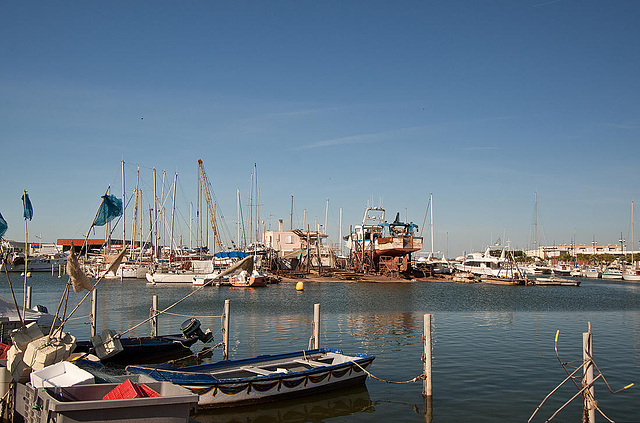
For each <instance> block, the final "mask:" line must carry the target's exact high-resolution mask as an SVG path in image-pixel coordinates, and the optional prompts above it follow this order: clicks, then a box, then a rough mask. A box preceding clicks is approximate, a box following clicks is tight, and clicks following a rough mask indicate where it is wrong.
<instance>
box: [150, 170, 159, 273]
mask: <svg viewBox="0 0 640 423" xmlns="http://www.w3.org/2000/svg"><path fill="white" fill-rule="evenodd" d="M153 215H154V216H153V226H152V230H153V238H152V239H153V250H152V251H151V254H152V257H151V258H152V260H153V261H155V259H157V258H158V184H157V183H156V168H155V167H154V168H153Z"/></svg>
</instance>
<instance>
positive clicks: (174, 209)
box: [169, 173, 178, 261]
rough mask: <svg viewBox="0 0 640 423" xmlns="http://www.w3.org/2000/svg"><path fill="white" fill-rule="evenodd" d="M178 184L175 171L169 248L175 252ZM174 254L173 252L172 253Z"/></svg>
mask: <svg viewBox="0 0 640 423" xmlns="http://www.w3.org/2000/svg"><path fill="white" fill-rule="evenodd" d="M177 186H178V174H177V173H174V175H173V204H172V206H171V232H170V235H169V249H170V251H171V252H173V221H174V215H175V212H176V191H177V190H176V187H177ZM171 255H173V254H171ZM169 261H171V259H169Z"/></svg>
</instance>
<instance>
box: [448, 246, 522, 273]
mask: <svg viewBox="0 0 640 423" xmlns="http://www.w3.org/2000/svg"><path fill="white" fill-rule="evenodd" d="M505 264H506V248H502V252H501V253H500V257H494V256H492V255H491V247H487V249H486V250H485V252H484V253H469V254H467V256H466V257H465V258H464V260H463V261H462V263H458V264H456V265H455V267H456V270H457V271H459V272H470V273H473V274H474V275H478V276H506V277H521V276H522V274H521V272H520V270H519V269H507V268H506V266H505Z"/></svg>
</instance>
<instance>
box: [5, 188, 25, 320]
mask: <svg viewBox="0 0 640 423" xmlns="http://www.w3.org/2000/svg"><path fill="white" fill-rule="evenodd" d="M22 201H23V207H24V211H25V214H24V292H23V296H22V299H23V306H22V310H23V312H25V310H26V309H27V277H28V276H27V273H28V269H29V266H28V264H29V231H28V229H27V214H26V211H27V206H26V202H27V190H26V189H25V190H24V191H23V192H22ZM5 266H6V265H5ZM5 270H6V268H5ZM8 278H9V274H7V279H8ZM18 315H20V312H19V311H18ZM25 319H26V316H25ZM23 324H24V323H23Z"/></svg>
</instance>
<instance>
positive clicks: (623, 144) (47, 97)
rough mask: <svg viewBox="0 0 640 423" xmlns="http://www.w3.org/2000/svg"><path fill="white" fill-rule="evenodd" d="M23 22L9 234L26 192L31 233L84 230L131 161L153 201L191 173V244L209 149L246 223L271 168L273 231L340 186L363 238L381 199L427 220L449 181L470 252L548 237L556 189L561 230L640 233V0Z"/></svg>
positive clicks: (98, 9)
mask: <svg viewBox="0 0 640 423" xmlns="http://www.w3.org/2000/svg"><path fill="white" fill-rule="evenodd" d="M1 16H2V17H1V18H0V23H1V25H0V51H2V61H1V63H2V65H1V66H0V126H1V128H2V129H1V131H0V143H1V147H2V148H1V151H2V153H1V154H2V159H3V160H2V161H1V165H0V177H1V178H2V181H3V183H2V184H0V213H2V214H3V216H4V217H5V219H6V220H7V221H8V223H9V231H8V232H7V234H6V237H7V238H9V239H17V240H20V239H23V238H24V222H23V219H22V210H21V201H20V196H21V194H22V191H23V190H24V189H26V190H27V191H28V192H29V194H30V196H31V199H32V203H33V207H34V218H33V220H32V221H31V222H30V223H29V233H30V239H31V240H34V241H35V240H37V239H36V238H35V235H36V234H37V235H38V236H41V237H42V240H43V241H55V239H56V238H66V237H80V236H82V234H84V233H86V231H87V229H88V227H89V225H90V223H91V220H92V218H93V215H94V213H95V210H96V208H97V206H98V204H99V201H100V195H102V193H103V192H104V190H105V189H106V186H107V185H108V184H112V185H113V187H114V188H113V189H114V193H115V194H117V195H121V194H120V193H121V188H120V185H121V178H120V162H121V161H122V160H124V161H125V163H126V166H125V167H126V177H125V180H126V185H127V188H126V190H127V191H128V192H129V193H131V192H132V190H133V188H134V186H135V170H136V168H137V166H140V169H141V173H142V175H141V179H142V180H143V186H142V189H143V198H144V196H145V195H149V197H147V198H150V195H151V188H150V187H151V183H152V179H151V168H153V167H155V168H156V169H158V171H159V172H162V171H163V170H164V171H166V172H167V174H168V178H169V179H171V178H172V175H173V174H174V173H175V172H177V173H178V180H179V182H178V185H179V188H178V195H177V202H178V208H179V209H180V210H181V211H180V213H181V216H182V219H179V222H178V226H180V229H179V230H178V232H180V233H182V234H183V239H186V238H187V237H188V234H187V229H186V228H187V226H188V225H187V220H188V216H189V206H188V205H187V204H188V203H189V202H193V203H195V202H196V188H197V160H198V159H202V160H203V161H204V164H205V168H206V170H207V174H208V177H209V179H210V180H211V182H212V184H213V190H214V192H215V195H216V198H217V199H218V202H219V204H220V207H221V209H222V211H223V213H224V215H225V217H226V225H227V227H228V228H229V232H230V233H231V234H235V216H236V206H235V196H236V189H237V188H239V189H240V191H241V195H242V196H243V201H242V202H243V204H244V207H245V210H244V213H245V215H246V214H247V213H248V210H246V208H247V204H248V200H247V198H246V197H247V195H248V192H249V184H250V175H251V172H252V171H253V165H254V163H256V164H257V168H258V182H259V186H260V191H261V193H260V203H261V210H260V215H261V218H262V219H263V220H265V226H267V227H268V226H269V225H271V227H272V228H275V227H276V226H277V219H279V218H282V219H283V220H284V221H285V227H288V222H289V213H290V202H291V196H292V195H293V196H294V222H297V223H298V224H299V225H300V224H301V223H302V218H303V210H305V209H306V215H307V223H309V222H311V223H313V221H314V219H315V218H316V217H317V220H318V222H320V223H324V219H325V204H326V200H327V199H329V219H328V222H329V225H328V226H329V228H328V231H329V234H330V235H331V236H332V237H333V239H334V242H336V239H337V233H338V223H339V209H340V208H341V207H342V209H343V230H344V231H347V230H348V228H349V226H350V225H356V224H358V223H359V222H360V221H361V219H362V214H363V211H364V207H365V206H366V204H367V203H368V202H369V203H371V202H373V204H374V205H379V204H380V203H381V202H382V204H383V205H384V207H385V208H386V209H387V213H388V217H389V219H393V217H394V216H395V213H396V212H400V213H401V215H402V216H403V218H404V216H405V215H407V216H408V219H409V220H411V221H413V222H416V223H418V224H419V225H420V226H421V227H422V223H423V220H424V218H425V212H426V207H427V202H428V198H429V194H430V193H433V196H434V212H435V216H434V217H435V232H434V233H435V238H436V250H445V249H446V246H447V244H446V243H447V241H446V240H447V234H448V246H449V251H450V254H449V255H450V256H455V255H457V254H461V253H462V252H463V251H464V250H467V251H469V250H472V249H473V250H477V249H482V248H484V246H486V245H487V244H489V243H491V242H492V241H495V240H496V238H498V237H501V238H503V239H504V238H505V237H506V238H507V239H509V240H511V242H512V246H513V247H517V248H526V247H527V246H528V245H530V244H531V243H532V225H533V221H534V218H533V216H534V192H537V193H538V214H539V216H538V224H539V231H538V232H539V241H540V242H542V243H546V244H553V243H561V242H566V243H568V242H570V241H571V239H572V238H573V235H574V232H575V233H576V234H577V239H578V242H579V243H591V241H592V239H593V237H595V239H596V240H597V242H598V244H615V243H617V241H618V239H619V237H620V233H623V236H624V237H625V238H627V239H629V238H630V225H629V221H630V204H631V201H632V200H636V201H637V200H638V198H639V197H638V195H637V194H638V191H639V187H640V184H639V182H640V178H639V167H638V160H639V159H640V142H639V133H640V131H639V125H640V102H639V101H638V97H639V96H638V94H639V93H640V78H638V74H640V49H638V47H637V42H638V40H639V39H640V27H639V26H638V24H637V23H638V22H640V2H638V1H633V0H628V1H624V0H620V1H614V2H605V1H572V0H559V1H524V0H523V1H486V2H479V1H448V2H443V1H437V2H436V1H401V2H388V1H323V2H310V1H289V2H281V1H274V2H240V1H237V2H236V1H234V2H220V1H208V2H204V1H194V2H164V1H136V2H118V1H114V2H79V1H66V2H61V3H60V2H59V3H51V2H7V3H5V4H3V7H2V14H1ZM145 201H146V200H145ZM637 206H638V207H640V202H639V203H638V204H637ZM127 213H128V215H129V216H131V213H130V212H129V211H128V212H127ZM147 214H148V212H147ZM636 220H638V219H636ZM639 223H640V222H639ZM129 225H130V224H129ZM128 231H129V229H128ZM99 234H100V232H99V231H98V233H97V234H96V235H99ZM423 235H425V236H426V237H428V236H429V235H428V228H425V230H424V232H423ZM638 238H639V237H638V235H636V236H635V240H636V241H637V240H638ZM427 244H428V242H427Z"/></svg>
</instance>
